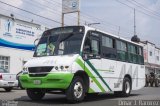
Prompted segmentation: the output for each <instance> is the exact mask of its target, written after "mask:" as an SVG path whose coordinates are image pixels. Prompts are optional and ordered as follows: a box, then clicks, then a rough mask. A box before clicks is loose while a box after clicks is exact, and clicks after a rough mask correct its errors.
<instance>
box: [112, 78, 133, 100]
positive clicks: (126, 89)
mask: <svg viewBox="0 0 160 106" xmlns="http://www.w3.org/2000/svg"><path fill="white" fill-rule="evenodd" d="M130 93H131V81H130V79H129V78H128V77H125V78H124V80H123V88H122V91H115V92H114V95H115V96H117V97H128V96H129V95H130Z"/></svg>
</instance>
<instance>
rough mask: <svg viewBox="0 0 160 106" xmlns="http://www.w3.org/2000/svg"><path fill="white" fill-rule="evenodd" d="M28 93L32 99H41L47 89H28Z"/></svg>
mask: <svg viewBox="0 0 160 106" xmlns="http://www.w3.org/2000/svg"><path fill="white" fill-rule="evenodd" d="M27 95H28V97H29V98H30V99H32V100H35V101H37V100H41V99H42V98H43V97H44V96H45V91H44V90H42V89H27Z"/></svg>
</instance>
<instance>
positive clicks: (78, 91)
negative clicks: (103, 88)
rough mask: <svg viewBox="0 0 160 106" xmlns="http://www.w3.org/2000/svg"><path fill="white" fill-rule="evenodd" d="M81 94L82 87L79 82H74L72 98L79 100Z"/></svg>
mask: <svg viewBox="0 0 160 106" xmlns="http://www.w3.org/2000/svg"><path fill="white" fill-rule="evenodd" d="M82 93H83V86H82V84H81V83H80V82H76V83H75V86H74V96H75V97H76V98H80V97H81V96H82Z"/></svg>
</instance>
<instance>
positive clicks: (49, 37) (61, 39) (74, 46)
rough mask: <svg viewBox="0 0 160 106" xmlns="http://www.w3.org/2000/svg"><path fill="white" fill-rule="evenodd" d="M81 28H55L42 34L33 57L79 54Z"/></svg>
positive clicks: (81, 37) (81, 36)
mask: <svg viewBox="0 0 160 106" xmlns="http://www.w3.org/2000/svg"><path fill="white" fill-rule="evenodd" d="M82 28H83V27H66V28H57V29H52V30H49V31H46V32H44V34H43V35H42V37H41V39H40V41H39V43H38V45H37V48H36V51H35V53H34V57H41V56H55V55H67V54H79V53H80V48H81V43H82V39H83V35H84V33H83V29H82Z"/></svg>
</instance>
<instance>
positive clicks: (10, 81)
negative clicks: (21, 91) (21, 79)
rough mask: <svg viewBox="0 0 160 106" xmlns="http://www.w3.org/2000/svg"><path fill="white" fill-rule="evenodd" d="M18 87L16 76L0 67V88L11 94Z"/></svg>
mask: <svg viewBox="0 0 160 106" xmlns="http://www.w3.org/2000/svg"><path fill="white" fill-rule="evenodd" d="M17 86H18V80H17V79H16V74H11V73H9V72H8V71H7V70H5V69H4V68H1V67H0V88H4V89H5V90H6V91H7V92H10V91H11V90H12V88H13V87H17Z"/></svg>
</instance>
